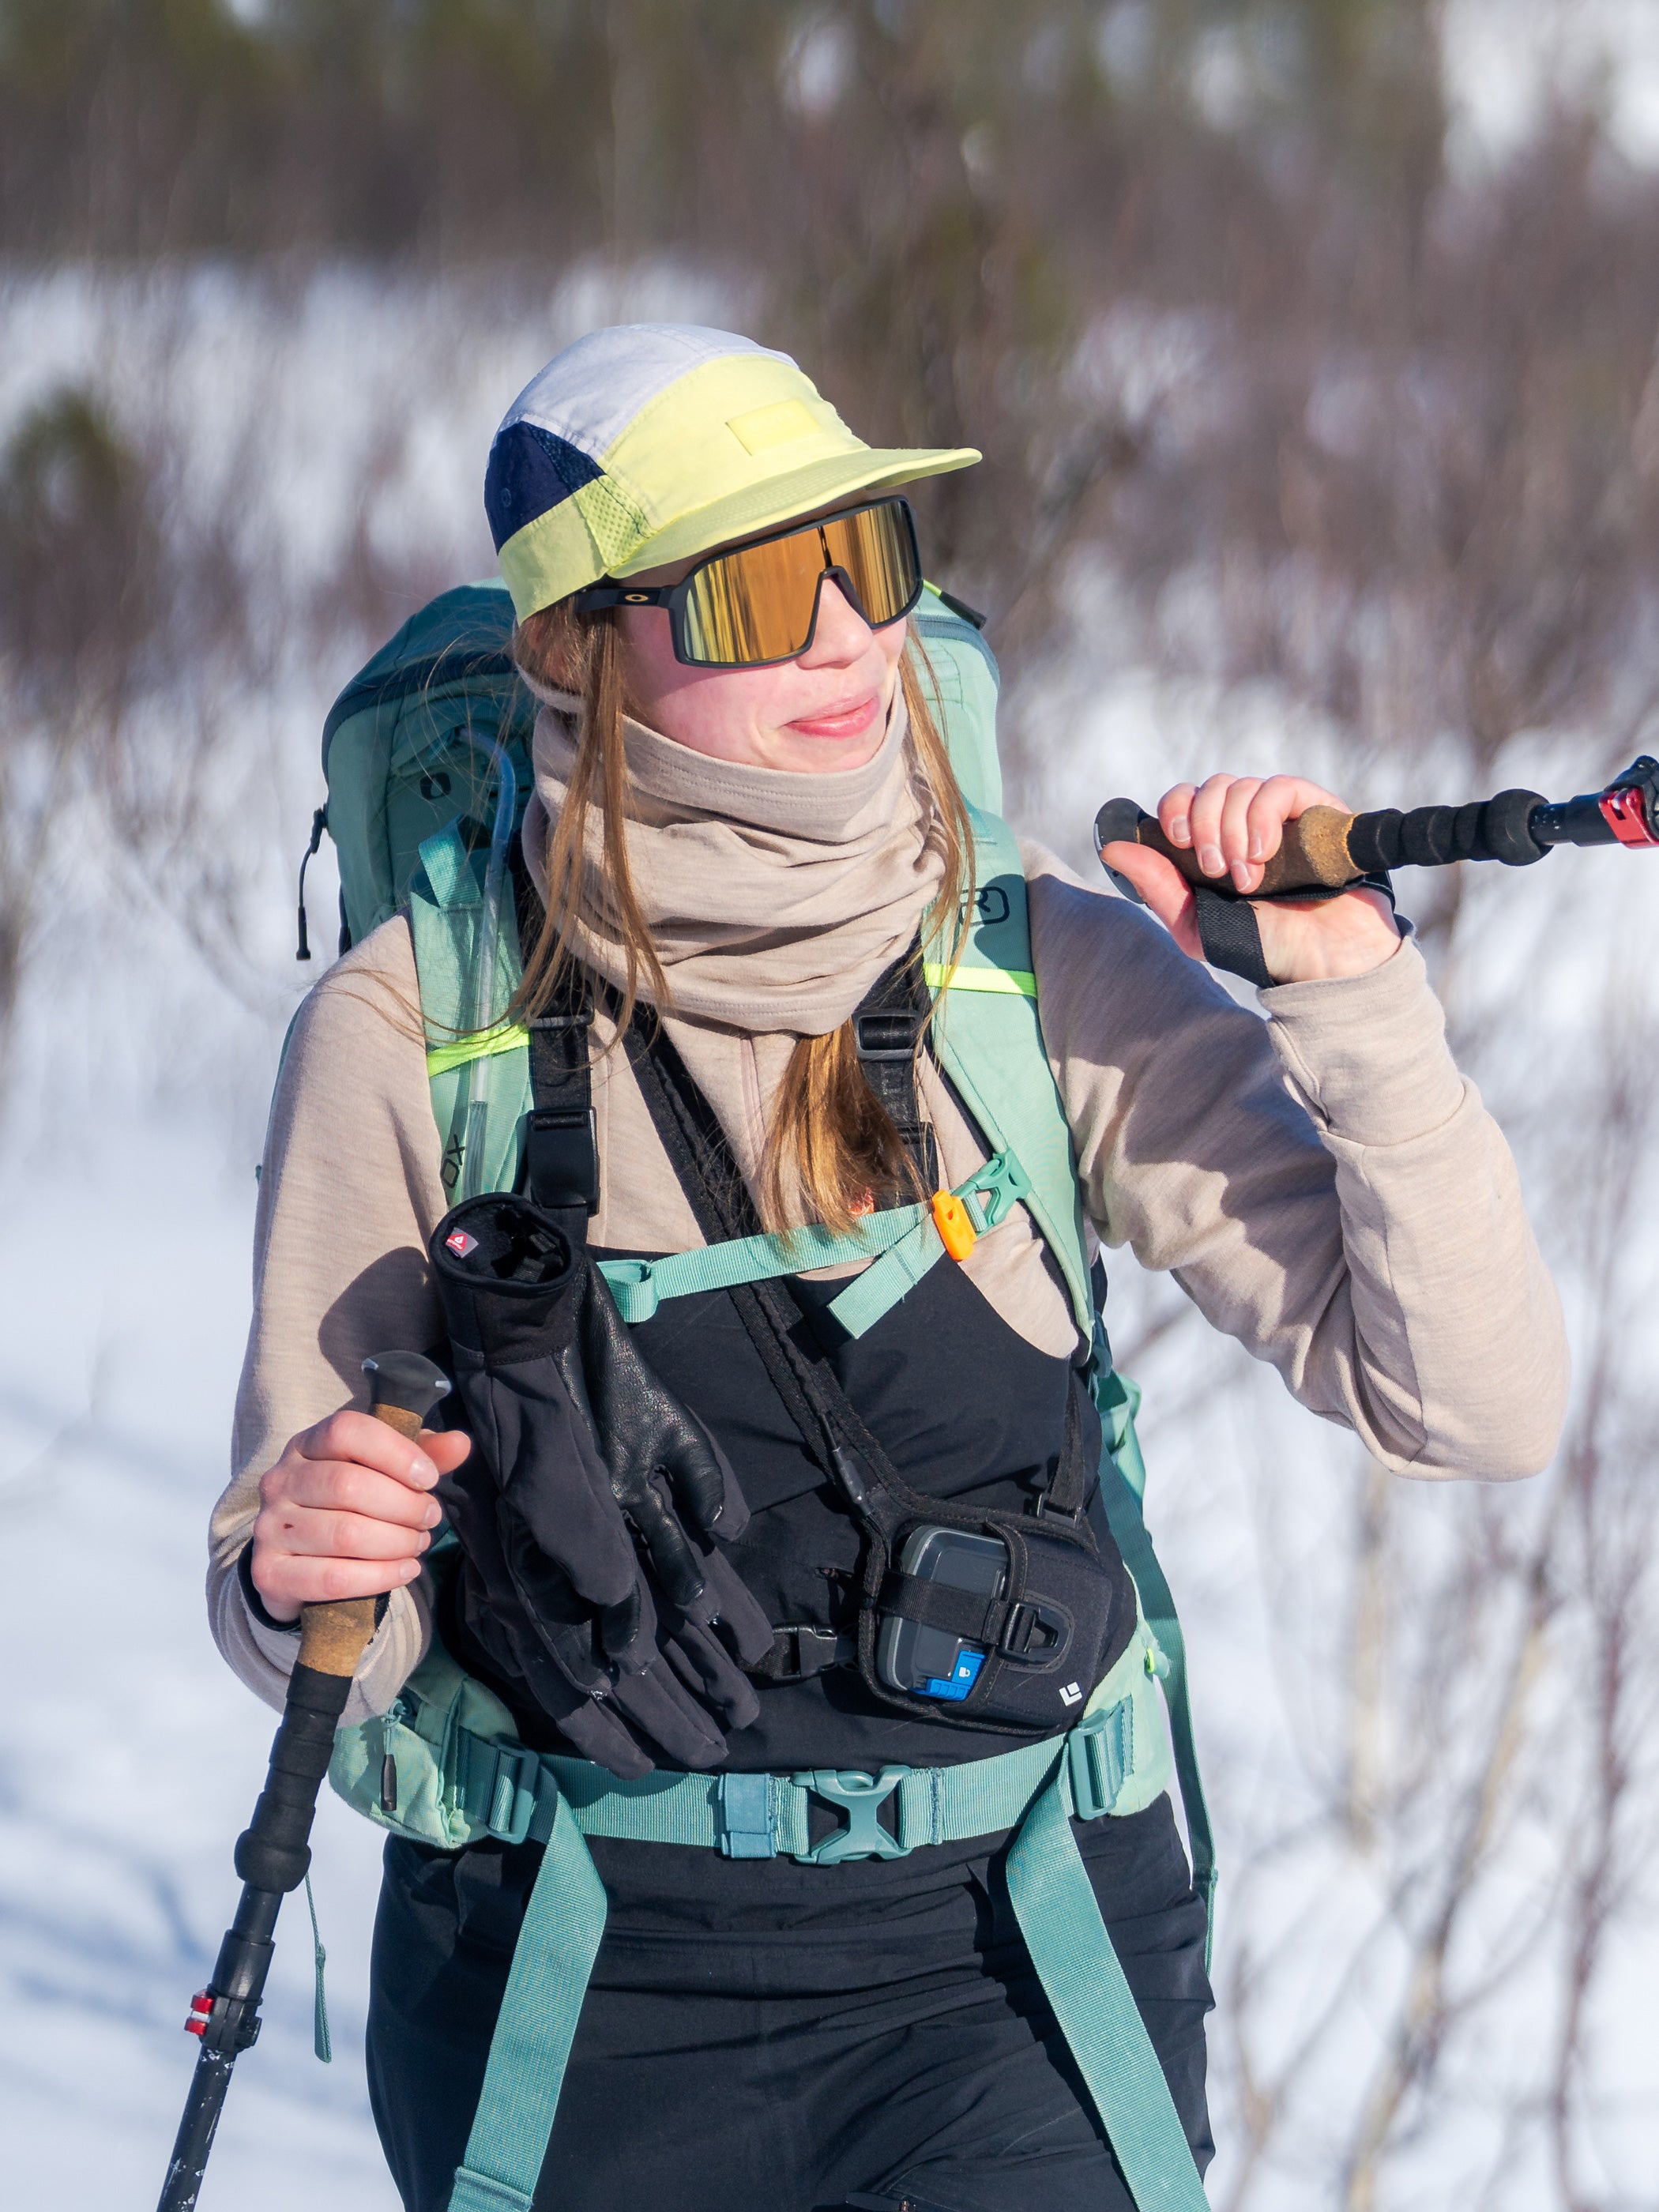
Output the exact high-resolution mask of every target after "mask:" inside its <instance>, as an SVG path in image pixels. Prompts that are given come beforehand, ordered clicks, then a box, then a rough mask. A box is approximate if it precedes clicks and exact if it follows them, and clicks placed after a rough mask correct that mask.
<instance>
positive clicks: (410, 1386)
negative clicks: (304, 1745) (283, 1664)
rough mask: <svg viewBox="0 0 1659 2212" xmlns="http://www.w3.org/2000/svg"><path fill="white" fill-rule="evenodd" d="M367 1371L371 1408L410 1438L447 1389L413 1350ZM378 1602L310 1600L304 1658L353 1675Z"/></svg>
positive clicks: (321, 1669)
mask: <svg viewBox="0 0 1659 2212" xmlns="http://www.w3.org/2000/svg"><path fill="white" fill-rule="evenodd" d="M363 1371H364V1373H365V1374H366V1375H367V1376H368V1378H369V1388H370V1396H369V1411H370V1412H371V1413H373V1414H374V1418H375V1419H376V1420H377V1421H384V1422H385V1423H386V1426H387V1428H389V1429H395V1430H396V1431H398V1435H399V1436H400V1437H408V1438H409V1440H410V1443H413V1442H414V1441H415V1439H416V1437H418V1436H419V1435H420V1433H421V1430H422V1426H423V1425H424V1424H425V1419H426V1416H427V1414H428V1413H430V1412H431V1411H432V1408H433V1407H434V1406H435V1405H436V1404H437V1402H438V1401H439V1399H440V1398H441V1397H443V1396H444V1395H446V1394H447V1391H448V1389H449V1382H448V1378H447V1376H444V1375H443V1374H441V1372H440V1371H439V1370H438V1369H437V1368H435V1367H434V1366H433V1365H432V1364H431V1362H430V1361H429V1360H425V1359H420V1358H416V1355H415V1354H414V1353H412V1352H381V1353H380V1354H378V1355H377V1356H376V1357H375V1358H372V1359H366V1360H365V1361H364V1362H363ZM375 1602H376V1601H375V1600H374V1598H372V1597H343V1598H336V1599H335V1600H334V1601H332V1602H331V1603H329V1604H325V1605H308V1606H306V1607H304V1608H303V1609H302V1610H301V1614H300V1664H301V1666H302V1667H309V1668H312V1670H313V1672H314V1673H316V1674H335V1675H343V1676H344V1677H345V1678H346V1680H350V1678H351V1676H352V1675H354V1674H356V1671H357V1668H358V1664H359V1662H361V1660H362V1656H363V1654H364V1652H365V1651H367V1650H368V1645H369V1640H370V1638H372V1637H373V1636H374V1607H375Z"/></svg>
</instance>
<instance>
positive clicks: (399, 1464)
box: [277, 1410, 465, 1490]
mask: <svg viewBox="0 0 1659 2212" xmlns="http://www.w3.org/2000/svg"><path fill="white" fill-rule="evenodd" d="M439 1442H440V1438H439V1437H438V1436H437V1435H435V1433H434V1431H431V1430H429V1429H423V1430H422V1432H421V1435H420V1438H419V1440H418V1442H411V1441H410V1438H409V1437H401V1436H399V1435H398V1431H397V1430H396V1429H394V1428H392V1427H390V1426H389V1425H388V1424H387V1423H386V1422H385V1421H377V1420H376V1419H375V1418H374V1415H373V1414H372V1413H352V1412H350V1411H349V1410H348V1411H347V1412H345V1413H331V1414H330V1416H329V1418H328V1419H327V1420H325V1421H319V1422H318V1424H317V1425H316V1427H315V1428H313V1429H307V1431H305V1433H304V1435H303V1436H299V1437H295V1439H294V1442H293V1443H291V1444H290V1445H289V1448H288V1451H286V1452H284V1453H283V1458H282V1460H280V1461H279V1462H277V1464H278V1466H281V1465H283V1463H285V1462H287V1460H288V1458H289V1455H290V1454H297V1456H298V1457H299V1458H301V1459H308V1460H319V1461H348V1460H349V1461H353V1462H356V1464H357V1465H359V1466H362V1467H367V1468H374V1469H375V1471H376V1472H377V1473H379V1474H385V1475H389V1476H390V1477H391V1478H392V1480H393V1481H394V1482H400V1483H403V1484H404V1485H405V1486H407V1487H408V1488H410V1489H411V1490H430V1489H431V1487H432V1486H433V1484H434V1483H435V1481H436V1480H438V1468H437V1464H436V1462H435V1460H434V1459H433V1456H432V1454H431V1451H430V1450H429V1449H428V1447H429V1446H431V1445H433V1444H435V1443H439ZM461 1457H462V1458H465V1452H463V1453H462V1455H461ZM454 1463H455V1464H456V1465H457V1466H459V1463H460V1462H459V1460H458V1461H456V1462H454Z"/></svg>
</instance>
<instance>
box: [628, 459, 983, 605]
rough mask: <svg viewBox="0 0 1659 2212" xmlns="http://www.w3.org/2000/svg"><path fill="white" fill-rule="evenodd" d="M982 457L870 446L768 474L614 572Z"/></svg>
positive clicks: (633, 570) (669, 530)
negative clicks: (774, 474)
mask: <svg viewBox="0 0 1659 2212" xmlns="http://www.w3.org/2000/svg"><path fill="white" fill-rule="evenodd" d="M983 458H984V456H983V455H982V454H981V453H978V452H976V451H975V448H974V447H972V446H957V447H951V448H950V449H949V450H946V449H944V448H928V447H902V446H889V447H878V446H871V447H865V448H864V449H863V450H862V451H858V452H853V453H831V454H830V455H829V456H828V457H827V458H826V459H823V460H818V461H812V462H811V463H809V464H808V465H807V466H806V467H805V468H802V469H796V470H794V471H792V472H791V473H789V474H788V475H785V476H775V477H768V478H767V479H766V481H765V483H758V484H750V485H749V486H748V487H747V488H746V489H744V490H742V491H738V492H732V493H731V494H730V495H728V496H727V497H726V498H725V499H717V500H714V501H711V502H710V503H709V505H708V506H707V507H698V508H696V510H695V511H694V512H693V513H690V514H684V515H680V516H678V517H677V518H676V519H675V520H674V521H672V522H671V523H670V524H669V525H668V526H667V527H666V528H665V529H664V530H661V531H659V532H658V533H657V535H656V536H655V537H654V538H649V539H647V542H646V544H643V545H642V546H641V548H640V550H639V551H638V552H637V553H636V554H635V556H633V558H632V559H631V560H630V561H628V562H624V563H623V564H621V565H620V566H618V567H617V568H614V569H613V570H612V571H611V574H613V575H617V576H637V575H640V574H642V573H643V572H644V571H645V570H646V569H647V568H667V567H668V566H669V565H670V564H671V562H676V561H685V560H689V559H690V556H691V555H692V554H694V553H708V552H711V551H713V550H714V548H715V547H716V546H718V545H729V544H732V541H733V540H734V539H736V538H752V537H753V536H754V535H755V534H756V532H757V531H762V530H771V529H775V527H777V526H778V525H779V524H781V523H785V522H790V521H793V520H794V518H795V517H796V516H797V515H800V514H811V513H813V512H814V510H815V509H816V508H818V507H828V506H829V505H830V504H831V502H832V501H836V500H839V499H844V498H846V497H847V496H848V494H849V493H852V492H856V491H885V490H890V489H892V487H893V486H895V485H896V484H902V483H916V482H917V481H918V480H919V479H920V478H921V477H942V476H945V475H948V474H949V473H950V471H951V470H952V469H969V468H972V466H973V465H974V463H975V461H978V460H981V459H983Z"/></svg>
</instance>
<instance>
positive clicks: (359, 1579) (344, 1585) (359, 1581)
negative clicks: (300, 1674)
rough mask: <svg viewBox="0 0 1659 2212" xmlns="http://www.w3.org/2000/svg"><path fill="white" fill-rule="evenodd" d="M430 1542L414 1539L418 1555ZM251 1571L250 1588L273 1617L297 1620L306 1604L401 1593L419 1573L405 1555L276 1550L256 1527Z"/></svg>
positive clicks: (413, 1557)
mask: <svg viewBox="0 0 1659 2212" xmlns="http://www.w3.org/2000/svg"><path fill="white" fill-rule="evenodd" d="M374 1525H375V1524H374V1523H372V1522H371V1523H366V1524H365V1526H366V1527H373V1526H374ZM429 1541H430V1539H429V1538H428V1537H427V1536H425V1535H422V1536H421V1537H420V1538H419V1539H418V1543H419V1546H420V1548H421V1549H422V1551H423V1550H424V1549H425V1548H426V1546H427V1544H428V1542H429ZM420 1571H421V1562H420V1559H419V1558H418V1556H416V1555H415V1554H413V1553H407V1552H406V1553H404V1555H403V1556H401V1557H398V1558H387V1557H384V1556H381V1557H378V1558H377V1557H374V1556H373V1555H371V1554H366V1555H365V1556H363V1557H362V1558H358V1557H356V1555H352V1554H346V1553H339V1552H335V1551H329V1552H326V1553H324V1552H313V1551H300V1550H293V1549H286V1548H278V1547H276V1546H275V1545H273V1544H271V1543H270V1542H268V1541H265V1540H264V1537H263V1536H262V1534H261V1532H260V1531H259V1530H258V1528H257V1526H256V1528H255V1532H254V1538H253V1563H252V1577H253V1587H254V1589H257V1590H258V1593H259V1597H260V1601H261V1602H262V1603H263V1605H264V1608H265V1611H266V1612H267V1613H270V1616H271V1618H272V1619H273V1620H298V1619H299V1617H300V1613H301V1607H305V1606H307V1605H323V1604H331V1603H332V1602H333V1601H334V1600H335V1599H337V1598H343V1597H380V1596H382V1595H385V1594H386V1592H387V1591H389V1590H395V1589H403V1588H404V1585H405V1584H406V1583H412V1582H413V1581H414V1579H415V1577H416V1575H418V1574H419V1573H420Z"/></svg>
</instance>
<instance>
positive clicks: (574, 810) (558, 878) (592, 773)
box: [513, 604, 974, 1230]
mask: <svg viewBox="0 0 1659 2212" xmlns="http://www.w3.org/2000/svg"><path fill="white" fill-rule="evenodd" d="M513 659H515V660H516V661H517V663H518V665H519V666H520V669H522V670H523V671H524V673H525V674H526V676H527V677H528V678H530V679H531V681H532V684H535V686H536V687H537V689H538V690H542V691H548V690H559V691H569V692H574V694H575V695H576V696H577V698H578V699H579V700H580V738H579V741H578V744H577V750H576V760H575V764H574V767H573V769H571V772H570V781H569V784H568V787H567V789H566V793H565V800H564V804H563V805H562V807H561V808H560V810H559V815H558V819H557V821H556V823H554V825H553V832H552V835H551V836H550V838H549V840H548V848H547V909H546V913H545V914H544V917H543V921H542V927H541V930H540V932H539V933H538V937H537V939H536V942H535V944H534V945H532V947H531V950H530V955H529V957H528V959H527V960H526V963H525V969H524V981H523V982H522V983H521V984H520V987H519V989H518V992H517V994H515V996H514V999H513V1015H514V1017H515V1018H518V1019H520V1020H527V1019H532V1018H534V1017H535V1016H536V1015H538V1014H539V1013H541V1012H544V1011H545V1009H546V1007H547V1006H548V1005H549V1003H550V1001H551V1000H553V998H554V997H555V995H556V993H557V992H558V989H559V987H560V984H561V981H562V977H563V975H564V974H565V972H566V971H567V969H568V968H570V967H571V966H572V965H574V963H576V961H577V960H578V958H579V951H578V948H579V945H580V934H581V928H582V926H583V924H584V923H585V922H587V921H590V920H591V919H592V915H591V912H590V907H589V896H590V895H589V890H588V885H587V872H586V866H585V865H584V861H585V854H586V842H587V819H588V815H589V813H590V811H592V808H593V807H594V806H595V805H597V806H599V809H600V810H601V813H602V816H603V823H602V829H601V847H600V850H601V865H602V872H603V875H604V879H605V891H606V896H607V898H608V900H609V902H610V905H611V915H610V917H609V920H610V922H611V926H612V927H614V928H615V929H616V931H617V934H618V935H619V937H620V938H621V940H622V945H623V959H624V962H625V963H626V965H625V971H624V978H623V994H622V1006H621V1008H620V1012H619V1016H618V1025H619V1026H620V1027H622V1028H626V1026H627V1024H628V1023H629V1020H630V1019H631V1018H632V1017H633V1013H634V1010H635V1006H637V1005H638V1003H639V1001H640V1000H641V997H644V998H646V999H647V1000H649V1002H650V1003H651V1004H652V1005H653V1006H656V1007H658V1008H659V1010H660V1011H662V1012H665V1013H671V1012H672V1011H673V1005H672V998H671V992H670V988H669V984H668V979H667V976H666V975H665V973H664V970H663V965H662V962H661V960H660V959H659V957H658V954H657V949H656V946H655V945H654V944H653V942H652V937H651V929H650V925H649V923H648V922H647V920H646V918H645V914H644V910H643V908H641V904H640V899H639V894H638V892H637V891H636V890H635V885H634V877H633V871H632V869H631V867H630V866H629V857H628V840H627V837H626V836H625V834H624V824H625V823H626V820H627V817H628V800H629V781H628V757H627V745H626V738H625V736H624V732H623V715H624V714H625V713H626V711H627V684H626V679H625V674H624V668H623V639H622V635H621V632H620V630H619V629H618V627H617V623H616V621H615V619H614V617H613V614H612V613H611V611H604V612H600V613H597V614H592V615H579V614H575V613H574V612H573V611H571V609H570V607H569V605H568V604H562V605H556V606H551V607H544V608H543V609H542V610H541V611H540V612H539V613H537V614H532V615H528V616H526V618H525V619H524V621H523V622H521V623H520V624H519V626H518V629H516V630H515V631H514V633H513ZM899 682H900V684H901V686H902V690H903V695H904V703H905V708H906V710H907V712H908V716H909V732H910V735H909V742H910V745H911V749H912V752H913V756H914V758H915V763H916V766H917V768H918V769H920V771H921V778H922V781H923V782H924V783H925V784H926V786H927V793H928V795H929V799H930V801H931V806H930V820H929V822H928V824H927V836H929V838H930V839H932V840H933V842H936V844H937V845H938V847H939V852H940V854H941V857H942V859H943V861H944V870H943V874H942V878H941V881H940V884H939V895H938V897H937V898H936V900H935V901H934V903H933V916H934V921H933V925H932V927H931V930H930V933H929V936H928V939H927V943H926V945H925V946H924V951H926V952H927V954H928V955H929V957H932V958H933V959H934V960H938V961H939V963H940V964H941V965H942V966H943V967H944V968H945V969H946V971H947V975H948V974H949V972H950V971H951V970H954V969H955V967H956V964H957V960H958V958H959V957H960V955H961V949H962V940H963V934H964V932H965V929H966V918H967V911H968V906H969V902H970V900H971V898H972V895H973V849H974V848H973V832H972V829H971V827H970V825H969V817H968V808H967V803H966V801H965V800H964V799H963V795H962V787H961V786H960V785H959V784H958V783H957V778H956V772H955V770H954V769H952V768H951V757H950V755H949V753H948V752H947V751H946V750H945V741H944V739H943V738H941V736H940V735H939V723H938V720H936V719H935V715H934V713H933V706H932V705H931V704H930V702H929V698H928V693H929V691H930V690H931V691H932V692H933V699H934V700H935V701H937V698H938V696H939V695H938V686H937V684H935V683H934V682H933V671H932V669H931V668H930V667H929V666H928V665H927V658H926V656H925V654H924V653H923V652H922V650H921V646H920V645H919V644H918V642H917V641H916V640H915V637H914V636H912V637H911V638H910V640H909V641H908V643H907V644H906V647H905V650H904V655H903V658H902V660H901V661H900V663H899ZM925 1040H926V1025H924V1028H923V1030H922V1034H921V1036H919V1037H918V1040H917V1053H918V1056H920V1054H921V1049H922V1046H923V1044H924V1042H925ZM900 1194H903V1195H915V1196H921V1195H923V1193H922V1191H921V1180H920V1177H919V1176H918V1175H917V1172H916V1170H915V1167H914V1165H913V1164H912V1163H911V1161H910V1158H909V1156H908V1153H907V1152H906V1151H905V1149H904V1146H903V1143H902V1140H901V1139H900V1136H899V1133H898V1131H897V1129H896V1127H895V1126H894V1124H893V1121H892V1118H891V1116H890V1115H889V1114H888V1113H887V1111H886V1109H884V1107H883V1105H882V1103H881V1102H880V1100H879V1099H878V1097H876V1094H875V1092H874V1091H872V1089H871V1087H870V1085H869V1084H868V1082H867V1081H866V1079H865V1075H864V1071H863V1069H862V1067H861V1066H860V1064H859V1059H858V1050H857V1045H856V1042H855V1040H854V1036H853V1024H852V1022H851V1021H850V1019H849V1020H848V1021H846V1022H843V1023H842V1026H841V1027H840V1028H839V1029H838V1030H833V1031H832V1032H831V1033H830V1034H829V1036H817V1037H802V1038H800V1039H799V1041H798V1042H797V1043H796V1045H795V1048H794V1050H793V1053H791V1054H790V1056H789V1063H788V1066H787V1068H786V1069H785V1071H784V1076H783V1080H782V1082H781V1084H780V1085H779V1086H778V1095H777V1099H776V1103H775V1107H774V1109H773V1114H772V1121H771V1127H769V1130H768V1132H767V1139H766V1151H765V1157H764V1160H763V1168H762V1175H761V1192H760V1208H761V1215H762V1218H763V1220H764V1221H765V1223H766V1225H767V1226H768V1227H769V1228H772V1229H781V1228H785V1227H787V1226H790V1225H793V1223H796V1222H799V1220H801V1219H803V1218H804V1219H806V1220H818V1221H822V1222H824V1223H826V1224H827V1225H829V1227H830V1228H831V1229H836V1230H842V1229H846V1228H848V1227H850V1225H852V1223H853V1221H854V1219H855V1218H856V1217H857V1216H858V1215H859V1214H860V1213H861V1212H866V1211H867V1210H868V1208H869V1207H870V1206H871V1205H872V1204H879V1203H880V1202H881V1201H882V1200H883V1199H884V1198H886V1199H891V1198H894V1197H896V1196H898V1195H900Z"/></svg>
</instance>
